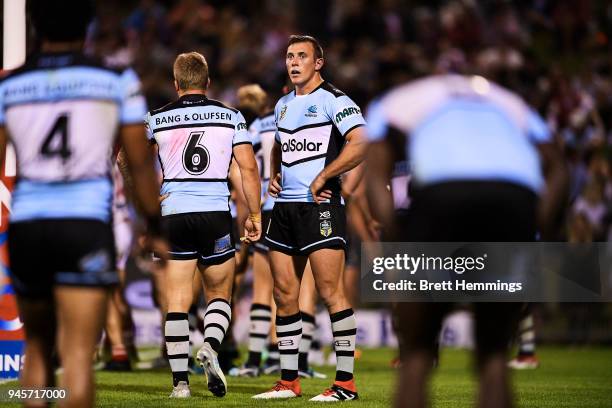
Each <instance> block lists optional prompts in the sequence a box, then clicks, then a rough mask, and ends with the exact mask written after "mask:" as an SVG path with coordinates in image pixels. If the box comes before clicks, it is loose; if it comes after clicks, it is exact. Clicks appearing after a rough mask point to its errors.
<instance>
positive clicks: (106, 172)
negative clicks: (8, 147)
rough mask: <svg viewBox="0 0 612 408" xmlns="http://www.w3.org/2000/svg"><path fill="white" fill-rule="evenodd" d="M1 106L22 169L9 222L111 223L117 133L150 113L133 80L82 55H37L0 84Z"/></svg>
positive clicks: (130, 73) (0, 118) (131, 75)
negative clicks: (72, 220) (63, 220)
mask: <svg viewBox="0 0 612 408" xmlns="http://www.w3.org/2000/svg"><path fill="white" fill-rule="evenodd" d="M0 104H1V106H0V125H3V126H5V127H6V129H7V131H8V135H9V137H10V140H11V141H12V143H13V144H14V146H15V150H16V154H17V163H18V174H17V176H18V181H17V184H16V187H15V191H14V192H13V205H12V207H13V208H12V214H11V221H12V222H19V221H27V220H33V219H48V218H79V219H98V220H102V221H109V220H110V218H111V204H112V193H113V191H112V181H111V178H110V172H111V152H112V146H113V143H114V141H115V138H116V135H117V131H118V126H119V124H138V123H141V120H142V116H143V115H144V114H145V112H146V105H145V100H144V97H143V96H142V95H141V93H140V83H139V81H138V78H137V76H136V74H135V73H134V72H133V71H132V70H129V69H128V70H125V71H118V70H111V69H108V68H105V67H103V66H102V65H101V64H99V63H97V62H96V61H94V60H93V59H89V58H87V57H84V56H83V55H81V54H79V53H57V54H55V53H54V54H38V55H34V56H32V57H30V58H29V59H28V61H27V62H26V64H25V65H24V66H23V67H21V68H19V69H18V70H16V71H15V72H13V73H12V74H11V75H9V76H8V77H6V78H5V79H4V80H3V81H2V83H1V84H0Z"/></svg>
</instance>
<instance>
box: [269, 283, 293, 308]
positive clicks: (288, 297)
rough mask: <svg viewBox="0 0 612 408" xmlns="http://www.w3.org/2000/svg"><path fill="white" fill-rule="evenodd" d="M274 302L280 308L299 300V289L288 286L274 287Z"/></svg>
mask: <svg viewBox="0 0 612 408" xmlns="http://www.w3.org/2000/svg"><path fill="white" fill-rule="evenodd" d="M273 294H274V302H275V303H276V306H277V307H278V308H279V309H282V308H284V307H285V306H288V305H292V304H295V303H297V302H298V298H299V291H298V290H295V288H290V287H287V286H275V287H274V291H273Z"/></svg>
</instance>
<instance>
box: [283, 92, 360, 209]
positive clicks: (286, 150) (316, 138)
mask: <svg viewBox="0 0 612 408" xmlns="http://www.w3.org/2000/svg"><path fill="white" fill-rule="evenodd" d="M274 116H275V119H276V126H277V131H276V142H277V143H280V145H281V151H282V160H281V175H282V179H281V185H282V191H281V193H280V194H279V197H278V198H277V201H279V202H281V201H298V202H314V200H313V197H312V194H311V193H310V189H309V187H310V183H312V181H313V180H314V179H315V177H316V176H317V175H318V174H319V172H320V171H321V170H323V168H324V167H325V166H327V165H328V164H329V163H331V162H332V161H333V160H335V159H336V158H337V157H338V155H339V154H340V151H341V150H342V148H343V147H344V143H345V139H344V138H345V136H346V135H347V134H348V133H349V132H350V131H351V130H353V129H355V128H357V127H359V126H363V125H365V121H364V119H363V116H362V115H361V110H360V109H359V107H358V106H357V105H356V104H355V103H354V102H353V101H352V100H351V99H350V98H349V97H348V96H346V95H345V94H344V93H342V92H341V91H339V90H338V89H336V88H335V87H334V86H333V85H331V84H329V83H328V82H323V83H321V85H319V87H317V88H316V89H315V90H314V91H312V92H311V93H309V94H308V95H300V96H297V95H296V94H295V91H293V92H291V93H289V94H287V95H285V96H283V97H282V98H281V99H280V100H279V101H278V103H277V104H276V108H275V109H274ZM325 188H326V189H330V190H331V191H332V196H333V197H332V200H331V201H332V202H341V197H340V177H336V178H334V179H331V180H328V182H327V184H326V185H325Z"/></svg>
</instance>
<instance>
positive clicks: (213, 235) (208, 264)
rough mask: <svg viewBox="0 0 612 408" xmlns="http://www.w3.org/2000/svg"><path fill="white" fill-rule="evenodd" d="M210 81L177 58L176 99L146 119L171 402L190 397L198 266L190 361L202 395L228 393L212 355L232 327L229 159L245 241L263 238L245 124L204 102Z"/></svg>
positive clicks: (188, 60) (198, 58) (197, 65)
mask: <svg viewBox="0 0 612 408" xmlns="http://www.w3.org/2000/svg"><path fill="white" fill-rule="evenodd" d="M209 83H210V80H209V76H208V65H207V62H206V60H205V58H204V57H203V56H202V55H201V54H199V53H197V52H190V53H185V54H180V55H179V56H178V57H177V58H176V60H175V62H174V86H175V89H176V92H177V94H178V96H179V98H178V99H177V100H176V101H174V102H171V103H169V104H168V105H166V106H164V107H162V108H160V109H156V110H153V111H151V112H149V113H148V114H147V117H146V123H147V128H148V130H149V138H150V141H151V143H152V144H154V145H155V148H156V149H157V153H158V156H159V160H160V163H161V167H162V171H163V183H162V188H161V195H162V196H164V197H165V199H164V200H163V201H162V202H161V208H162V226H163V228H164V232H165V233H167V235H168V240H169V243H170V251H169V258H170V260H169V261H168V267H167V270H166V271H165V292H166V302H165V303H166V307H167V314H166V323H165V329H164V333H165V338H166V346H167V352H168V359H169V360H170V367H171V369H172V377H173V385H174V389H173V391H172V394H171V395H170V396H171V397H173V398H186V397H189V396H190V395H191V393H190V390H189V379H188V357H189V354H188V353H189V323H188V319H187V312H188V310H189V307H190V305H191V304H192V300H193V299H192V297H193V290H192V289H193V288H192V285H193V277H194V273H195V270H196V267H197V269H198V271H199V273H201V275H202V277H203V282H204V290H205V294H206V298H207V301H208V305H207V309H206V315H205V317H204V345H203V346H202V348H201V349H200V350H199V351H198V352H197V355H196V358H197V359H198V361H199V362H200V364H201V365H202V367H203V368H204V372H205V374H206V377H207V380H208V389H209V390H210V391H211V392H212V393H213V394H214V395H216V396H224V395H225V393H226V392H227V383H226V380H225V376H224V374H223V371H222V370H221V368H220V366H219V363H218V360H217V354H218V351H219V347H220V345H221V343H222V341H223V338H224V337H225V334H226V332H227V329H228V326H229V324H230V319H231V306H230V299H231V295H232V286H233V280H234V269H235V258H234V253H235V246H234V238H233V233H232V217H231V214H230V211H229V205H228V198H229V195H230V192H229V189H228V181H227V177H228V171H229V166H230V162H231V160H232V156H233V157H234V158H235V159H236V162H237V163H238V166H239V168H240V174H241V177H242V187H243V190H244V194H245V197H246V200H247V205H248V209H249V212H250V214H249V215H248V217H247V220H246V222H245V224H244V234H245V240H246V242H247V243H250V242H254V241H257V240H258V239H259V237H260V235H261V213H260V205H259V202H260V181H259V175H258V171H257V162H256V161H255V155H254V152H253V146H252V144H251V139H250V136H249V134H248V132H247V127H246V124H245V121H244V118H243V116H242V114H241V113H240V112H239V111H238V110H236V109H233V108H229V107H227V106H225V105H223V104H222V103H221V102H218V101H215V100H212V99H208V98H207V97H206V92H207V89H208V86H209Z"/></svg>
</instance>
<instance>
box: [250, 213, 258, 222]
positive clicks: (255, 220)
mask: <svg viewBox="0 0 612 408" xmlns="http://www.w3.org/2000/svg"><path fill="white" fill-rule="evenodd" d="M249 220H251V221H253V222H261V213H257V214H249Z"/></svg>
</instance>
